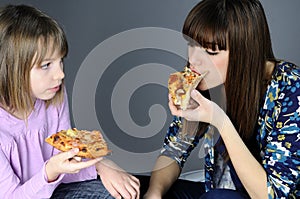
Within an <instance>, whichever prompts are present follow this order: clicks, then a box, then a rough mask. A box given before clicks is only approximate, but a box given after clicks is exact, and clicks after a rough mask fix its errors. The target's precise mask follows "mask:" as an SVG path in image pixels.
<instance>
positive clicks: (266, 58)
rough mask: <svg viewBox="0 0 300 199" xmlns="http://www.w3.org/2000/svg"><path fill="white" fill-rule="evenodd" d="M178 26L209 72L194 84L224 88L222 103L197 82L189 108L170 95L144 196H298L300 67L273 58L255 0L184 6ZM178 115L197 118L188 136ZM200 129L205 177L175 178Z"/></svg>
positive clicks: (193, 62)
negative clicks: (168, 120)
mask: <svg viewBox="0 0 300 199" xmlns="http://www.w3.org/2000/svg"><path fill="white" fill-rule="evenodd" d="M183 34H184V35H186V37H187V39H188V40H189V41H190V45H189V47H188V49H189V50H188V59H189V60H188V61H189V67H190V68H191V69H192V70H193V71H195V72H197V73H203V72H205V71H207V72H208V74H207V75H206V76H205V78H204V81H202V82H201V83H200V84H199V85H198V90H199V91H204V90H208V89H218V88H221V89H220V90H221V91H224V96H225V97H224V99H225V101H224V104H225V106H224V107H225V108H223V109H224V110H223V109H222V108H221V107H220V106H219V105H218V104H217V103H215V102H213V101H211V100H210V99H207V98H206V97H204V96H203V95H202V94H201V93H200V92H199V91H197V90H194V91H193V92H192V98H193V100H194V101H196V102H197V105H196V107H195V106H194V107H190V109H188V110H185V111H182V110H179V109H177V107H176V106H174V104H173V102H172V101H171V100H170V102H169V107H170V110H171V112H172V114H173V115H175V116H177V117H175V119H174V121H173V122H172V124H171V126H170V128H169V131H168V133H167V135H166V137H165V142H164V150H163V152H162V154H161V156H160V157H159V158H158V160H157V164H156V168H155V169H154V171H153V173H152V175H151V181H150V187H149V189H148V192H147V193H146V195H145V198H151V199H154V198H161V197H162V195H164V194H165V193H166V194H165V197H166V198H249V197H251V198H299V197H300V192H299V181H300V160H299V155H300V154H299V151H300V134H299V131H300V106H299V105H300V98H299V96H300V69H299V67H297V66H296V65H294V64H292V63H290V62H286V61H283V60H278V59H275V57H274V55H273V51H272V46H271V39H270V34H269V29H268V25H267V21H266V17H265V13H264V10H263V8H262V5H261V4H260V2H259V1H258V0H203V1H201V2H200V3H199V4H198V5H196V6H195V7H194V8H193V9H192V10H191V12H190V13H189V14H188V16H187V18H186V20H185V23H184V26H183ZM222 85H223V86H224V87H223V88H224V89H222ZM181 118H184V119H183V120H187V121H190V122H187V123H188V124H193V121H198V122H199V126H198V132H197V133H196V136H195V137H193V139H185V138H184V137H183V135H186V134H187V135H191V133H190V132H185V133H183V134H182V132H181V129H182V128H180V127H181V125H182V123H181ZM207 124H210V126H211V128H210V129H213V130H214V131H213V130H209V129H207V128H204V127H205V126H206V125H207ZM203 129H206V130H203ZM217 133H219V135H220V136H219V137H218V136H216V135H218V134H217ZM201 137H204V147H205V149H206V150H205V151H206V156H205V183H188V182H184V181H176V179H177V177H178V176H179V174H180V171H181V168H182V166H183V165H184V162H185V161H186V159H187V157H188V155H189V154H190V152H191V151H192V150H193V148H194V147H195V146H196V145H197V143H198V142H199V139H200V138H201ZM213 139H217V140H215V141H214V140H213ZM187 140H188V141H189V142H190V144H186V143H184V141H185V142H186V141H187ZM163 165H165V166H163ZM171 185H173V186H172V187H171ZM170 187H171V188H170ZM169 189H170V190H169ZM168 190H169V192H167V191H168Z"/></svg>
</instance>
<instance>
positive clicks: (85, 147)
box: [45, 128, 111, 158]
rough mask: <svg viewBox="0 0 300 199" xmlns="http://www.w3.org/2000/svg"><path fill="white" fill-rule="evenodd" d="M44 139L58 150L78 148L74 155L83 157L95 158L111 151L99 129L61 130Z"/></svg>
mask: <svg viewBox="0 0 300 199" xmlns="http://www.w3.org/2000/svg"><path fill="white" fill-rule="evenodd" d="M45 141H46V142H47V143H48V144H50V145H52V146H53V147H55V148H56V149H58V150H60V151H64V152H65V151H69V150H70V149H73V148H78V149H79V152H78V154H77V155H76V156H79V157H83V158H97V157H102V156H106V155H108V154H110V153H111V151H110V150H108V146H107V143H106V142H105V141H104V139H103V137H102V135H101V132H100V131H96V130H93V131H88V130H78V129H76V128H72V129H68V130H61V131H59V132H57V133H55V134H53V135H51V136H50V137H48V138H46V139H45Z"/></svg>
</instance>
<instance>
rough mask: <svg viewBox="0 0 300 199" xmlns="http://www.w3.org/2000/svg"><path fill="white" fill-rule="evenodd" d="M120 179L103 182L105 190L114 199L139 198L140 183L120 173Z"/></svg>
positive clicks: (132, 177)
mask: <svg viewBox="0 0 300 199" xmlns="http://www.w3.org/2000/svg"><path fill="white" fill-rule="evenodd" d="M120 176H121V178H120V179H118V180H117V181H111V182H104V180H102V182H103V183H105V184H106V185H105V187H106V189H107V190H108V191H109V192H110V194H111V195H112V196H113V197H114V198H124V199H138V198H140V182H139V180H138V179H137V178H135V177H134V176H131V175H129V174H126V173H122V174H121V173H120Z"/></svg>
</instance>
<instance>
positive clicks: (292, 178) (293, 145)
mask: <svg viewBox="0 0 300 199" xmlns="http://www.w3.org/2000/svg"><path fill="white" fill-rule="evenodd" d="M192 97H193V98H194V99H195V100H196V101H197V102H198V104H199V106H198V107H197V108H196V109H193V110H187V111H180V110H177V109H176V107H175V106H174V105H173V104H172V103H171V102H170V103H169V106H170V110H171V112H172V113H173V114H174V115H178V116H182V117H185V118H186V119H187V120H193V121H195V120H196V121H203V122H207V123H211V124H212V125H214V126H215V127H216V128H217V129H218V130H219V132H220V135H221V137H222V139H223V141H224V144H225V146H226V149H227V151H228V154H229V156H230V160H231V161H232V164H233V166H234V168H235V170H236V173H237V175H238V176H239V178H240V180H241V182H242V183H243V185H244V187H245V188H246V190H247V192H248V194H249V195H250V196H251V198H268V197H269V198H276V197H288V196H289V195H290V194H293V195H294V196H295V193H294V192H295V190H297V187H296V186H299V185H298V184H299V169H300V167H299V164H300V161H299V148H300V146H299V126H300V125H299V121H300V117H299V114H298V113H297V114H295V115H297V118H298V120H297V119H295V121H296V123H293V124H290V123H288V122H285V125H286V126H285V127H280V128H279V129H278V130H275V129H273V131H272V132H270V135H269V137H268V140H267V141H268V144H267V146H265V147H264V148H263V149H264V151H263V152H264V153H265V155H264V157H263V162H262V163H260V162H258V161H257V160H256V159H255V158H254V156H253V155H252V154H251V152H250V151H249V149H248V148H247V147H246V145H245V144H244V142H243V141H242V139H241V138H240V136H239V134H238V132H237V131H236V129H235V127H234V126H233V124H232V122H231V121H230V119H229V118H228V116H227V115H226V114H225V112H224V111H223V110H222V109H221V108H220V107H219V106H217V105H216V104H215V103H214V102H211V101H209V100H207V99H206V98H204V97H203V96H202V95H201V94H200V93H199V92H197V91H193V92H192ZM286 97H287V96H286ZM288 97H289V99H291V98H298V97H297V94H296V92H295V93H294V94H293V95H290V96H288ZM286 99H287V98H286ZM297 104H298V103H297ZM286 110H287V109H286ZM286 110H285V111H286ZM294 111H295V110H294ZM279 112H280V111H279ZM283 116H285V113H282V116H281V117H283ZM278 118H280V116H278V117H276V118H273V119H272V121H274V120H275V121H276V119H278ZM289 122H290V121H289ZM282 137H285V138H286V140H285V141H286V142H285V141H283V140H282ZM287 137H289V138H287ZM297 138H298V139H297ZM265 139H267V138H265ZM280 139H281V140H280ZM273 160H274V161H273Z"/></svg>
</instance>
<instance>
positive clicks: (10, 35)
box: [0, 5, 68, 113]
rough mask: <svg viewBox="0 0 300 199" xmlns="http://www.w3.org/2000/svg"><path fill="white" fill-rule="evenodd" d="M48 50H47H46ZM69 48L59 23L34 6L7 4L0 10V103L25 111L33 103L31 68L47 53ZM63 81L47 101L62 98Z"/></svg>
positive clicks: (50, 102) (13, 109) (61, 99)
mask: <svg viewBox="0 0 300 199" xmlns="http://www.w3.org/2000/svg"><path fill="white" fill-rule="evenodd" d="M49 50H50V51H49ZM56 50H58V52H59V53H60V55H61V56H62V57H65V56H66V55H67V52H68V44H67V40H66V36H65V33H64V31H63V30H62V28H61V27H60V26H59V25H58V23H57V22H56V21H55V20H53V19H52V18H50V17H49V16H47V15H46V14H44V13H42V12H41V11H39V10H38V9H36V8H33V7H30V6H26V5H8V6H6V7H4V8H2V9H1V10H0V105H1V106H5V107H8V108H9V109H10V110H12V111H19V112H21V113H26V111H28V110H30V109H32V108H33V106H34V101H33V99H32V98H31V88H30V70H31V69H32V67H33V66H34V65H35V64H37V65H40V64H41V62H42V61H43V59H44V58H45V56H46V54H47V53H53V52H54V51H56ZM63 87H64V86H63V85H62V86H61V88H62V89H61V90H60V91H59V92H58V93H57V94H56V96H55V97H54V98H53V99H51V100H49V101H48V102H47V104H48V105H49V104H56V105H57V104H60V103H61V102H62V101H63Z"/></svg>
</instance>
